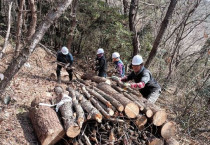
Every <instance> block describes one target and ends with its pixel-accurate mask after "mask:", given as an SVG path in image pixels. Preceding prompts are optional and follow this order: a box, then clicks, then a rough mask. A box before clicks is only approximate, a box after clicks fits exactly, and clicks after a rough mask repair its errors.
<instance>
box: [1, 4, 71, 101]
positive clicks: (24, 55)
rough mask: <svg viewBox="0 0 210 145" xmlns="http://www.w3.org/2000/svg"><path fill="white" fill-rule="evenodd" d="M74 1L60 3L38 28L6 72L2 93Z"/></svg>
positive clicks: (2, 82) (2, 83)
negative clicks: (53, 24) (50, 28)
mask: <svg viewBox="0 0 210 145" xmlns="http://www.w3.org/2000/svg"><path fill="white" fill-rule="evenodd" d="M71 2H72V0H64V1H63V2H61V3H59V5H58V6H57V8H56V9H55V10H52V11H51V12H49V13H48V14H47V15H46V17H45V19H44V21H43V22H42V23H41V24H40V26H39V27H38V30H37V31H36V32H35V34H34V35H33V37H32V39H31V41H30V42H29V43H28V45H26V46H23V49H22V50H21V51H20V54H19V55H18V57H17V58H16V59H13V60H12V62H11V63H10V65H9V66H8V68H7V69H6V70H5V72H4V76H5V79H4V80H2V81H1V82H0V91H1V92H0V93H3V92H4V90H5V88H6V87H7V86H8V84H9V83H10V81H11V80H12V78H13V76H14V75H15V74H16V73H17V72H18V71H19V70H20V68H21V67H22V66H23V64H24V63H25V62H26V61H27V60H28V58H29V56H30V55H31V53H32V52H33V51H34V50H35V48H36V45H37V44H38V43H39V41H40V40H41V39H42V37H43V36H44V34H45V33H46V31H47V30H48V28H49V27H50V26H51V25H52V23H53V22H54V21H55V20H56V19H58V18H59V17H60V16H61V14H62V13H63V12H64V11H65V10H66V9H67V8H68V6H69V5H70V4H71ZM1 98H2V97H1Z"/></svg>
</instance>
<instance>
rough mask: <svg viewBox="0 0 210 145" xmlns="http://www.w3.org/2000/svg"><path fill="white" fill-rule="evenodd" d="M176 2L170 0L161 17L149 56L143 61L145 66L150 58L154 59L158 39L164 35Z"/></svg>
mask: <svg viewBox="0 0 210 145" xmlns="http://www.w3.org/2000/svg"><path fill="white" fill-rule="evenodd" d="M176 4H177V0H171V2H170V4H169V7H168V10H167V12H166V15H165V18H164V19H163V21H162V23H161V25H160V30H159V32H158V35H157V37H156V39H155V42H154V44H153V47H152V50H151V52H150V54H149V57H148V59H147V61H146V63H145V66H146V67H149V65H150V63H151V62H152V60H153V59H154V57H155V55H156V53H157V49H158V46H159V44H160V41H161V39H162V37H163V35H164V32H165V30H166V29H167V26H168V22H169V18H170V17H171V16H172V14H173V11H174V8H175V6H176Z"/></svg>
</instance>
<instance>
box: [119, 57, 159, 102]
mask: <svg viewBox="0 0 210 145" xmlns="http://www.w3.org/2000/svg"><path fill="white" fill-rule="evenodd" d="M132 69H133V72H131V74H130V75H128V76H125V77H123V78H121V81H122V82H126V81H129V80H134V81H135V83H132V84H131V88H138V89H139V92H140V93H141V94H142V96H143V97H144V98H146V99H148V101H150V102H152V103H155V102H156V101H157V99H158V97H159V96H160V93H161V87H160V85H159V84H158V83H157V82H156V80H155V79H154V78H153V77H152V74H151V72H150V71H149V70H148V69H146V68H145V67H144V63H143V59H142V57H141V56H140V55H135V56H134V57H133V59H132Z"/></svg>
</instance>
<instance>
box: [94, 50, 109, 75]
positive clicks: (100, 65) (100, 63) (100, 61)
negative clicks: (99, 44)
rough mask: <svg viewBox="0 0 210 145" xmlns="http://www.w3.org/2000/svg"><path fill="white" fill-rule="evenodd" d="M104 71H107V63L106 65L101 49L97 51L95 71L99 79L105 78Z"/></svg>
mask: <svg viewBox="0 0 210 145" xmlns="http://www.w3.org/2000/svg"><path fill="white" fill-rule="evenodd" d="M106 70H107V63H106V58H105V56H104V50H103V49H102V48H99V49H98V50H97V57H96V68H95V71H96V72H97V73H98V76H99V77H105V78H106Z"/></svg>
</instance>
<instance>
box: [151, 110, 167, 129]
mask: <svg viewBox="0 0 210 145" xmlns="http://www.w3.org/2000/svg"><path fill="white" fill-rule="evenodd" d="M166 119H167V113H166V111H165V110H160V111H157V112H156V113H155V115H154V116H153V124H154V125H155V126H161V125H163V123H165V121H166Z"/></svg>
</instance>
